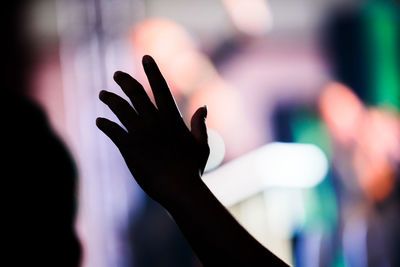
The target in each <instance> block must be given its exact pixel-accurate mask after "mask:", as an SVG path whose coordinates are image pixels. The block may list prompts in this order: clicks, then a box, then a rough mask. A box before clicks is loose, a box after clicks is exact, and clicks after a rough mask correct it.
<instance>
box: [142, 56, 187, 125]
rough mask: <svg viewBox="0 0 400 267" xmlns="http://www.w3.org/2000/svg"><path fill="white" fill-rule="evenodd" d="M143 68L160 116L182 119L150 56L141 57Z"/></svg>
mask: <svg viewBox="0 0 400 267" xmlns="http://www.w3.org/2000/svg"><path fill="white" fill-rule="evenodd" d="M143 68H144V71H145V73H146V76H147V79H148V80H149V83H150V86H151V90H152V91H153V95H154V99H155V101H156V104H157V107H158V109H159V110H160V111H161V114H163V115H165V116H167V117H169V118H175V119H176V118H182V116H181V114H180V112H179V110H178V107H177V106H176V103H175V99H174V97H173V96H172V94H171V91H170V90H169V87H168V84H167V82H166V81H165V79H164V77H163V76H162V74H161V72H160V69H159V68H158V66H157V64H156V62H155V61H154V59H153V58H152V57H151V56H148V55H146V56H144V57H143Z"/></svg>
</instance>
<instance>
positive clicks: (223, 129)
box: [24, 0, 400, 267]
mask: <svg viewBox="0 0 400 267" xmlns="http://www.w3.org/2000/svg"><path fill="white" fill-rule="evenodd" d="M24 8H25V11H26V12H25V13H24V16H25V17H26V21H27V22H26V28H27V32H28V33H29V38H30V40H29V49H30V50H32V52H33V53H32V54H34V55H35V56H34V60H33V62H34V63H33V67H32V68H31V70H30V76H31V77H32V82H31V83H30V85H31V86H30V88H29V89H30V90H29V91H28V94H29V95H30V96H31V98H32V99H33V100H34V101H35V102H37V103H39V104H40V105H41V106H42V107H43V109H44V110H45V111H46V114H47V116H48V118H49V120H50V121H51V124H52V126H53V128H54V129H55V131H56V132H57V133H58V135H59V136H60V137H61V138H62V140H63V141H64V142H65V143H66V145H67V147H68V148H69V150H70V151H71V153H72V155H73V157H74V159H75V161H76V165H77V168H78V173H79V211H78V218H77V223H76V229H77V232H78V235H79V238H80V240H81V242H82V244H83V250H84V252H83V253H84V255H83V259H82V266H84V267H106V266H107V267H113V266H139V267H142V266H143V267H146V266H178V267H179V266H188V267H196V266H201V264H200V263H199V262H198V260H197V259H196V257H195V255H193V252H192V251H191V249H190V247H189V246H188V244H187V243H186V241H185V240H184V238H183V237H182V235H181V234H180V232H179V230H178V229H177V227H176V226H175V224H174V222H173V221H172V220H171V218H170V217H169V215H168V214H167V213H166V212H165V211H164V210H163V209H162V208H161V207H160V206H159V205H158V204H156V203H154V202H153V201H151V200H150V199H149V198H148V197H147V196H146V195H145V194H144V193H143V192H142V191H141V189H140V188H139V187H138V185H137V184H136V182H135V181H134V179H132V177H131V175H130V173H129V171H128V169H127V168H126V166H125V164H124V162H123V160H122V158H121V156H120V154H119V152H118V151H117V149H116V148H115V146H114V145H113V144H112V143H111V142H110V141H109V140H108V139H107V137H106V136H105V135H103V134H102V133H101V132H100V131H99V130H98V129H97V128H96V126H95V118H96V117H97V116H105V117H108V118H112V119H116V118H115V117H114V116H113V114H112V113H111V112H110V111H109V110H108V109H107V108H106V107H105V105H103V104H102V103H100V101H98V97H97V96H98V93H99V91H100V90H102V89H107V90H111V91H114V92H116V93H118V94H121V93H122V92H121V91H120V89H119V88H118V87H117V86H116V84H115V83H114V82H113V80H112V76H113V73H114V71H116V70H123V71H126V72H129V73H130V74H131V75H132V76H134V77H136V78H137V79H138V80H139V81H140V82H142V83H143V84H144V85H145V87H146V88H147V89H149V86H148V82H147V80H146V78H145V76H144V72H143V70H142V68H141V64H140V62H141V57H142V56H143V55H144V54H150V55H152V56H153V57H154V58H155V59H156V61H157V62H158V63H159V65H160V68H161V70H162V72H163V73H164V75H165V77H166V79H167V81H168V83H169V85H170V87H171V90H172V92H173V94H174V96H175V98H176V101H177V103H178V105H179V107H180V109H181V111H182V114H183V116H184V118H185V119H186V121H188V120H189V119H190V117H191V115H192V114H193V112H194V111H195V110H196V108H198V107H199V106H202V105H205V104H206V105H207V106H208V110H209V112H208V114H209V115H208V118H207V125H208V127H209V136H210V137H209V138H210V145H211V155H210V160H209V163H208V165H207V172H206V174H205V175H204V177H203V179H204V181H205V182H206V184H207V185H208V186H209V187H210V189H211V190H212V191H213V192H214V194H215V195H216V196H217V197H218V199H219V200H220V201H221V202H222V203H223V204H224V205H225V206H226V207H227V208H228V209H229V210H230V212H231V213H232V214H233V215H234V216H235V218H236V219H237V220H238V221H239V222H240V223H241V224H242V225H243V226H244V227H245V228H246V229H247V230H248V231H249V232H250V233H251V234H252V235H253V236H254V237H255V238H256V239H257V240H259V241H260V242H261V243H262V244H263V245H265V246H266V247H268V248H269V249H270V250H272V251H273V252H274V253H275V254H277V255H278V256H279V257H281V258H282V259H284V260H285V261H286V262H287V263H289V264H291V265H292V266H307V267H309V266H310V267H312V266H335V267H336V266H337V267H339V266H355V267H358V266H360V267H363V266H400V254H399V253H398V252H399V251H400V227H399V225H400V212H399V211H400V195H399V162H400V117H399V115H400V113H399V111H400V75H399V74H400V71H399V70H400V66H399V64H400V63H399V62H400V61H399V59H400V56H399V47H400V43H399V39H400V38H399V37H400V29H399V27H400V7H399V3H398V2H397V1H394V0H393V1H390V0H371V1H361V0H360V1H356V0H326V1H319V0H296V1H294V0H202V1H193V0H185V1H184V0H168V1H165V0H80V1H79V0H35V1H26V4H25V7H24ZM149 93H150V91H149ZM209 221H210V224H212V221H213V218H209Z"/></svg>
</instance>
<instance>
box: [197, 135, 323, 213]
mask: <svg viewBox="0 0 400 267" xmlns="http://www.w3.org/2000/svg"><path fill="white" fill-rule="evenodd" d="M327 172H328V159H327V157H326V156H325V154H324V153H323V152H322V150H321V149H320V148H319V147H317V146H315V145H312V144H299V143H279V142H275V143H270V144H267V145H265V146H263V147H261V148H259V149H257V150H254V151H252V152H250V153H248V154H247V155H244V156H242V157H240V158H237V159H235V160H233V161H231V162H229V163H227V164H226V165H223V166H222V167H220V168H218V169H217V170H215V171H213V172H210V173H208V174H206V175H204V181H205V183H206V184H207V186H208V187H209V188H210V190H211V191H212V192H213V193H214V194H215V195H216V197H217V198H218V199H219V200H220V201H221V202H222V203H223V204H224V205H226V206H231V205H233V204H235V203H237V202H240V201H242V200H245V199H246V198H249V197H251V196H254V195H255V194H257V193H259V192H262V191H264V190H265V189H267V188H268V187H293V188H309V187H313V186H316V185H317V184H319V183H320V182H321V181H322V180H323V179H324V177H325V176H326V174H327Z"/></svg>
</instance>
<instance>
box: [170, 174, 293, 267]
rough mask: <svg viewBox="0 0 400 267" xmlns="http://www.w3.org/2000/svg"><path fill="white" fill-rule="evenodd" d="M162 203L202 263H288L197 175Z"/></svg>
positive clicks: (231, 264)
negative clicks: (256, 236)
mask: <svg viewBox="0 0 400 267" xmlns="http://www.w3.org/2000/svg"><path fill="white" fill-rule="evenodd" d="M197 181H198V182H197V185H196V186H195V187H192V189H191V190H187V191H186V192H184V193H182V194H175V195H174V196H172V197H171V198H170V199H169V200H168V201H165V203H162V204H163V205H164V207H165V208H166V209H167V210H168V211H169V213H170V214H171V215H172V217H173V218H174V219H175V222H176V223H177V224H178V226H179V228H180V229H181V231H182V232H183V234H184V235H185V237H186V239H187V241H188V242H189V243H190V245H191V247H192V248H193V250H194V251H195V252H196V254H197V256H198V257H199V259H200V260H201V262H202V263H203V264H204V265H205V266H287V265H286V264H285V263H284V262H283V261H281V260H280V259H279V258H278V257H276V256H275V255H274V254H273V253H272V252H270V251H269V250H268V249H266V248H265V247H263V246H262V245H261V244H260V243H259V242H258V241H256V240H255V239H254V238H253V237H252V236H251V235H250V234H249V233H248V232H247V231H246V230H245V229H244V228H243V227H242V226H241V225H240V224H239V223H238V222H237V221H236V220H235V219H234V218H233V216H232V215H231V214H230V213H229V212H228V211H227V210H226V209H225V207H224V206H223V205H222V204H221V203H220V202H219V201H218V200H217V199H216V198H215V196H214V195H213V194H212V193H211V191H210V190H209V189H208V188H207V186H206V185H205V184H204V183H203V182H202V181H201V179H200V178H197Z"/></svg>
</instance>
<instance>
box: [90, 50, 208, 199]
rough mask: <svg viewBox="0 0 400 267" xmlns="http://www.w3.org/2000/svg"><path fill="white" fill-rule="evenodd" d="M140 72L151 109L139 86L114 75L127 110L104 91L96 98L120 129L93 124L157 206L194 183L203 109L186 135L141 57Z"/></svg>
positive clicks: (201, 156)
mask: <svg viewBox="0 0 400 267" xmlns="http://www.w3.org/2000/svg"><path fill="white" fill-rule="evenodd" d="M143 67H144V70H145V73H146V76H147V78H148V80H149V83H150V86H151V89H152V92H153V95H154V99H155V102H156V105H157V107H155V106H154V104H153V103H152V102H151V100H150V98H149V96H148V95H147V94H146V92H145V90H144V88H143V87H142V85H141V84H140V83H139V82H137V81H136V80H135V79H134V78H132V77H131V76H130V75H129V74H127V73H124V72H120V71H117V72H116V73H115V74H114V80H115V81H116V82H117V83H118V85H119V86H120V87H121V89H122V90H123V91H124V93H125V94H126V95H127V96H128V97H129V99H130V101H131V103H132V105H133V106H132V105H130V104H129V103H128V102H127V101H126V100H124V99H123V98H121V97H120V96H118V95H116V94H114V93H111V92H107V91H101V92H100V95H99V98H100V100H101V101H103V102H104V103H105V104H106V105H108V107H109V108H110V109H111V110H112V111H113V112H114V114H115V115H116V116H117V117H118V119H119V120H120V121H121V123H122V124H123V125H124V126H125V128H126V130H124V129H123V128H122V127H121V126H119V125H118V124H117V123H115V122H113V121H110V120H108V119H105V118H97V120H96V124H97V126H98V128H99V129H100V130H101V131H103V132H104V133H105V134H106V135H107V136H108V137H109V138H110V139H111V140H112V141H113V142H114V143H115V145H116V146H117V147H118V148H119V150H120V152H121V154H122V156H123V157H124V159H125V161H126V164H127V165H128V168H129V170H130V171H131V173H132V174H133V176H134V178H135V179H136V181H137V182H138V184H139V185H140V186H141V187H142V189H143V190H144V191H145V192H146V193H147V194H148V195H149V196H150V197H152V198H153V199H154V200H156V201H158V202H160V203H163V202H164V201H167V200H168V199H170V198H171V197H173V196H174V195H175V194H180V193H183V192H190V191H191V188H192V187H195V186H196V184H197V180H200V176H201V174H202V173H203V171H204V167H205V165H206V162H207V159H208V155H209V147H208V143H207V130H206V125H205V118H206V116H207V109H206V107H201V108H199V109H198V110H197V111H196V112H195V113H194V115H193V117H192V119H191V130H189V129H188V128H187V126H186V125H185V122H184V121H183V119H182V117H181V115H180V112H179V110H178V108H177V106H176V104H175V101H174V98H173V96H172V95H171V92H170V90H169V88H168V85H167V83H166V82H165V80H164V78H163V76H162V74H161V72H160V70H159V69H158V67H157V64H156V63H155V61H154V60H153V59H152V58H151V57H150V56H144V57H143Z"/></svg>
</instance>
